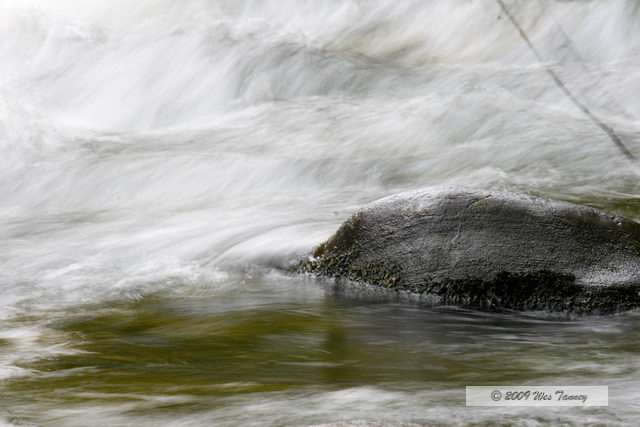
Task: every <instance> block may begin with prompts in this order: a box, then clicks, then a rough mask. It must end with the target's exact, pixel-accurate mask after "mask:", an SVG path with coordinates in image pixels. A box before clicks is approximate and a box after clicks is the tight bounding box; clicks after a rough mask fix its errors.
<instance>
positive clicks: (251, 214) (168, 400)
mask: <svg viewBox="0 0 640 427" xmlns="http://www.w3.org/2000/svg"><path fill="white" fill-rule="evenodd" d="M506 4H507V6H508V7H509V10H510V11H511V13H512V14H513V16H514V17H515V18H516V19H517V20H518V22H519V23H520V25H521V26H522V28H523V29H524V30H525V31H526V33H527V35H528V37H529V38H530V40H531V42H532V43H533V44H534V45H535V48H536V49H537V50H538V52H539V53H540V56H541V57H542V58H544V60H545V63H543V64H541V63H539V61H538V60H537V59H536V57H535V56H534V55H533V54H532V52H531V50H530V48H529V47H528V46H527V45H526V43H525V42H524V41H523V39H522V37H521V36H520V34H519V33H518V31H517V30H516V28H515V27H514V25H513V24H512V23H511V22H510V20H509V19H508V17H507V16H506V15H505V14H504V13H503V12H502V11H501V9H500V6H499V3H498V2H496V1H493V0H446V1H444V0H442V1H438V0H433V1H427V0H420V1H417V0H403V1H396V0H371V1H364V0H316V1H302V0H273V1H269V0H261V1H258V0H256V1H250V0H228V1H227V0H137V1H135V2H127V1H124V0H105V1H86V2H78V1H71V0H68V1H66V0H47V1H44V0H41V1H37V0H0V295H1V298H0V424H3V425H14V426H15V425H29V426H32V425H43V426H86V425H92V426H125V425H129V426H157V425H171V426H192V425H196V426H197V425H202V426H208V425H229V426H231V425H254V424H255V425H263V424H267V425H309V424H322V423H335V422H346V423H347V424H346V425H364V424H365V423H367V422H369V423H382V424H389V425H401V424H402V423H415V424H427V425H463V424H467V423H476V424H490V425H505V424H506V425H508V424H511V423H513V424H519V425H583V424H586V423H592V424H593V425H637V423H638V420H639V419H640V314H639V313H636V312H627V313H621V314H618V315H615V316H608V317H597V316H567V315H561V314H552V313H512V312H493V313H491V312H480V311H476V310H472V309H468V308H464V307H443V306H433V305H431V304H429V303H428V302H427V301H424V300H421V299H419V298H413V297H410V296H407V295H397V294H393V293H384V292H379V291H375V290H372V289H369V288H367V287H362V286H355V285H348V284H335V283H333V282H332V281H330V280H319V279H313V278H311V277H306V276H297V275H293V274H289V273H287V272H286V267H287V266H289V265H291V264H292V263H293V262H294V261H295V260H296V259H299V258H300V257H302V256H304V255H305V254H307V253H309V251H311V250H312V248H313V247H314V246H315V245H317V244H318V243H319V242H321V241H322V240H324V239H326V238H327V237H328V236H329V235H330V234H331V233H332V232H333V231H335V230H336V228H337V227H338V226H339V224H340V223H341V222H342V221H344V220H345V219H346V218H348V217H349V216H350V214H351V213H352V212H353V211H354V210H356V209H357V208H358V207H360V206H362V205H364V204H366V203H368V202H370V201H373V200H375V199H378V198H380V197H383V196H387V195H390V194H393V193H396V192H399V191H403V190H409V189H415V188H421V187H426V186H430V185H441V184H451V185H461V186H470V187H478V188H488V189H495V190H509V191H520V192H524V193H527V194H532V195H539V196H543V197H548V198H554V199H560V200H567V201H571V202H575V203H580V204H585V205H589V206H594V207H599V208H602V209H605V210H609V211H613V212H616V213H619V214H621V215H623V216H627V217H629V218H632V219H636V220H640V191H639V190H640V186H639V185H638V183H639V179H640V178H639V177H640V169H639V168H638V166H637V164H636V163H634V162H632V161H629V159H627V158H625V156H624V155H623V153H621V151H620V150H619V148H618V147H616V145H615V144H613V143H612V141H611V140H610V139H609V138H608V137H607V135H606V134H605V133H604V132H603V131H602V129H600V128H598V127H597V126H595V125H594V123H593V122H591V121H590V120H588V118H587V117H586V116H585V115H584V114H583V112H582V111H580V110H579V109H578V108H576V106H575V105H574V104H573V103H572V102H571V101H570V100H569V99H568V98H567V97H566V96H565V94H563V92H562V91H561V90H559V89H558V87H557V86H556V85H555V83H554V81H553V80H552V79H551V78H550V76H549V74H548V73H547V72H546V71H545V70H546V67H547V66H550V67H552V68H553V70H554V71H555V72H556V74H557V75H558V76H559V77H560V78H561V79H562V80H563V81H564V82H565V83H566V85H567V87H568V88H569V89H570V90H571V92H572V93H573V94H574V95H575V96H576V97H577V98H578V99H579V100H580V101H581V102H582V103H583V104H584V105H586V106H588V108H589V109H590V110H591V111H592V112H593V114H594V115H596V116H597V117H598V118H599V119H601V120H602V121H603V122H605V123H607V125H608V126H610V127H611V128H613V129H614V130H615V132H616V133H617V134H618V136H619V137H620V138H621V139H622V140H623V141H624V143H625V145H626V146H627V147H628V149H629V151H630V152H631V153H633V154H634V155H635V156H636V157H640V97H639V96H638V94H639V93H640V3H638V2H637V1H631V0H629V1H624V0H610V1H606V0H598V1H596V0H594V1H588V0H570V1H567V0H564V1H560V0H557V1H551V0H548V1H547V0H545V1H515V0H511V1H507V2H506ZM467 385H606V386H608V387H609V406H608V407H593V408H526V407H525V408H471V407H465V406H464V405H465V400H464V387H465V386H467Z"/></svg>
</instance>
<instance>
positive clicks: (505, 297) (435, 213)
mask: <svg viewBox="0 0 640 427" xmlns="http://www.w3.org/2000/svg"><path fill="white" fill-rule="evenodd" d="M297 268H298V270H299V271H305V272H311V273H314V274H317V275H320V276H329V277H336V278H345V279H351V280H355V281H361V282H366V283H369V284H372V285H376V286H383V287H386V288H393V289H399V290H404V291H410V292H414V293H419V294H429V295H434V296H437V297H439V298H440V299H441V300H442V301H443V302H444V303H453V304H462V305H471V306H476V307H482V308H507V309H517V310H553V311H572V312H612V311H619V310H627V309H632V308H637V307H640V224H638V223H636V222H634V221H631V220H628V219H625V218H621V217H619V216H616V215H614V214H611V213H607V212H602V211H599V210H596V209H592V208H588V207H584V206H578V205H573V204H570V203H565V202H558V201H550V200H544V199H540V198H536V197H530V196H526V195H522V194H515V193H502V192H494V191H483V190H471V189H461V188H449V187H447V188H430V189H425V190H418V191H411V192H406V193H401V194H397V195H394V196H390V197H387V198H384V199H381V200H378V201H376V202H373V203H371V204H369V205H367V206H365V207H364V208H362V209H361V210H359V211H358V212H356V213H355V214H354V215H353V216H352V217H351V218H350V219H349V220H347V221H346V222H345V223H344V224H343V225H342V226H341V227H340V228H339V229H338V231H337V232H336V233H335V234H334V235H333V236H332V237H330V238H329V239H328V240H327V241H326V242H325V243H323V244H321V245H320V246H319V247H318V248H317V249H316V250H315V252H314V254H313V256H310V257H309V258H308V259H305V260H303V261H301V262H300V264H299V265H298V267H297Z"/></svg>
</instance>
